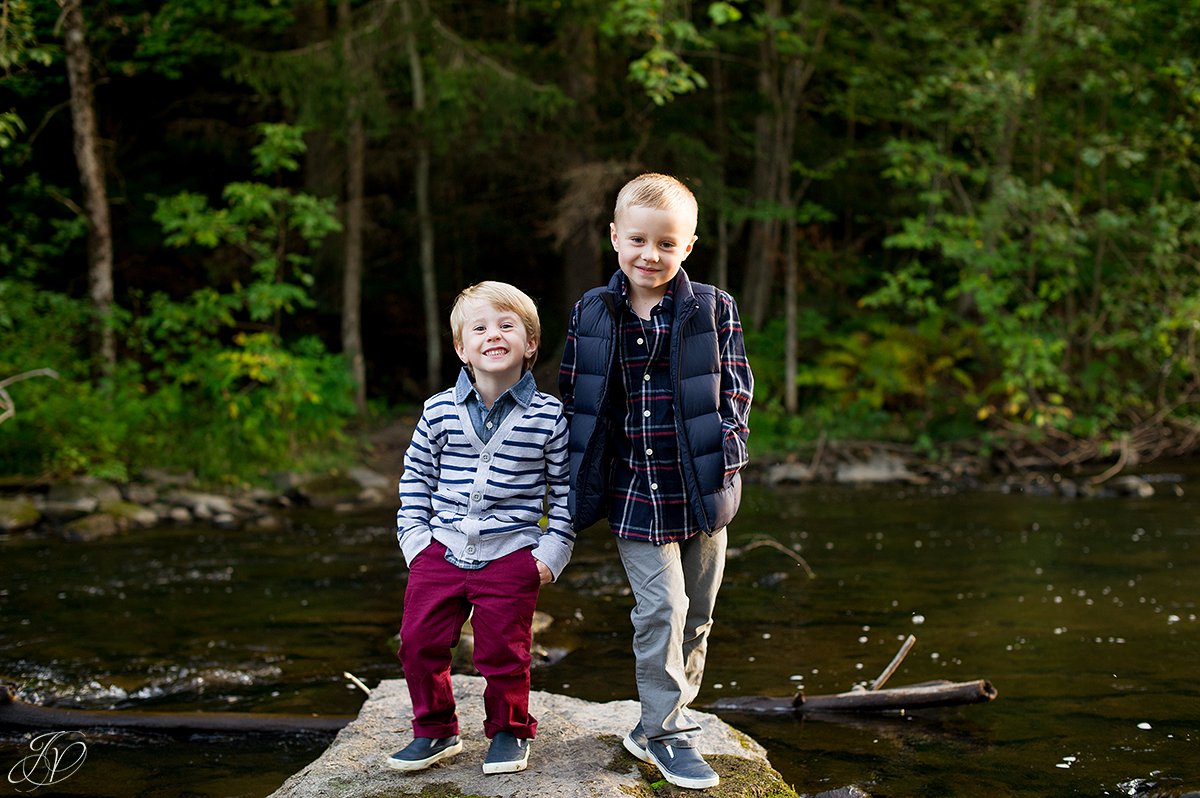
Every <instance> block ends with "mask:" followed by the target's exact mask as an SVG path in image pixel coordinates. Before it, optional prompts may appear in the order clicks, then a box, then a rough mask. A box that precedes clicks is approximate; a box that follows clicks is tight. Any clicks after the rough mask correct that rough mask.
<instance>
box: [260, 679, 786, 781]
mask: <svg viewBox="0 0 1200 798" xmlns="http://www.w3.org/2000/svg"><path fill="white" fill-rule="evenodd" d="M453 679H454V693H455V696H456V697H457V699H458V716H459V723H460V725H461V728H462V739H463V752H462V753H461V754H459V755H458V756H456V757H454V758H452V759H450V760H447V761H444V762H440V763H438V764H437V765H434V766H433V767H431V768H429V769H427V770H424V771H420V772H417V773H402V772H399V771H395V770H389V769H388V768H387V767H386V765H385V760H386V759H387V757H388V756H389V755H391V754H392V753H393V752H394V751H398V750H399V749H401V748H403V747H404V746H405V745H406V744H407V743H408V741H409V740H410V739H411V734H412V733H411V728H412V727H411V719H412V715H411V712H412V709H411V704H410V702H409V699H408V689H407V687H406V686H405V684H404V681H403V680H402V679H396V680H389V681H385V682H383V683H381V684H380V685H379V686H378V687H376V688H375V689H374V690H372V691H371V696H370V698H368V699H367V701H366V702H365V703H364V704H363V707H362V710H361V711H360V712H359V715H358V718H357V719H356V720H354V721H353V722H352V723H351V724H350V725H349V726H347V727H346V728H345V729H343V730H342V731H341V732H340V733H339V734H338V736H337V738H336V739H335V740H334V741H333V744H332V745H331V746H330V747H329V748H328V749H327V750H326V751H325V753H324V754H322V755H321V756H320V757H319V758H318V759H317V760H316V761H315V762H313V763H312V764H310V765H309V766H308V767H306V768H304V770H302V771H300V772H299V773H297V774H296V775H294V776H292V777H291V778H290V779H288V780H287V781H286V782H284V784H283V786H281V787H280V788H279V789H278V790H277V791H276V792H275V793H273V795H272V798H366V797H367V796H384V795H387V796H391V797H392V798H399V797H400V796H421V795H433V794H436V795H470V796H505V797H506V798H534V797H535V796H536V797H537V798H543V797H544V796H553V798H612V796H627V795H631V796H651V795H661V796H669V795H682V794H685V793H686V794H695V793H691V792H689V791H684V790H675V788H671V787H669V786H668V787H666V788H665V789H664V788H658V789H651V784H653V783H656V782H659V781H660V780H661V777H660V775H659V774H658V771H657V769H654V768H651V767H649V766H648V765H643V764H642V763H640V762H638V761H637V760H636V759H634V758H633V757H632V756H630V755H629V754H628V753H626V751H625V749H624V748H623V747H622V746H621V738H622V737H624V735H625V734H626V732H628V731H629V730H630V729H632V728H633V726H634V724H636V723H637V721H638V704H637V702H636V701H610V702H607V703H604V704H597V703H593V702H590V701H583V700H581V699H578V698H571V697H568V696H561V695H555V694H553V693H544V692H540V691H534V692H533V693H532V694H531V695H530V709H531V711H532V712H533V714H534V716H535V717H537V719H538V734H537V739H536V740H534V742H533V744H532V748H531V750H530V755H529V768H528V769H527V770H525V771H524V772H522V773H509V774H503V775H496V776H485V775H483V772H482V769H481V766H482V764H483V757H484V755H485V753H486V752H487V740H486V739H485V738H484V735H483V688H484V680H483V679H482V678H481V677H478V676H462V675H456V676H454V677H453ZM696 714H697V716H698V717H699V718H700V719H701V723H703V725H704V731H703V733H702V734H701V735H700V738H699V741H698V743H699V748H700V751H701V752H702V753H704V754H705V756H706V758H707V759H708V760H709V762H710V763H711V764H712V765H713V767H714V768H715V769H716V771H717V772H718V773H719V774H720V775H721V784H720V785H719V786H718V787H716V788H714V789H711V790H708V791H706V792H705V794H706V795H708V796H710V798H719V797H722V796H750V795H766V794H770V795H775V796H780V798H783V796H789V795H790V796H794V795H795V793H794V792H793V791H792V790H791V789H790V788H789V787H788V786H787V785H786V784H784V782H783V780H782V778H781V777H780V776H779V774H778V773H777V772H776V771H775V770H774V769H773V768H772V767H771V765H770V763H769V762H768V761H767V756H766V752H765V751H764V750H763V748H762V746H761V745H759V744H758V743H757V742H755V741H754V740H752V739H750V738H749V737H747V736H746V735H744V734H742V733H741V732H738V731H737V730H735V729H734V728H732V727H731V726H729V725H728V724H726V723H725V722H724V721H722V720H721V719H720V718H717V717H716V716H715V715H709V714H707V713H702V712H697V713H696ZM767 785H772V786H773V790H771V791H768V792H764V791H763V788H764V787H765V786H767ZM426 790H428V792H426Z"/></svg>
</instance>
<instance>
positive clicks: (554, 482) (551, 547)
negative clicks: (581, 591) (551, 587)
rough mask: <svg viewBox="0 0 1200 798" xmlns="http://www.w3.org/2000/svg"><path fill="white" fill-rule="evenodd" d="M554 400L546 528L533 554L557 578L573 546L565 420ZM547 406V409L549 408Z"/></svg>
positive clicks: (548, 453)
mask: <svg viewBox="0 0 1200 798" xmlns="http://www.w3.org/2000/svg"><path fill="white" fill-rule="evenodd" d="M547 398H548V399H550V401H551V402H552V403H553V409H554V411H555V412H554V417H553V425H554V427H553V432H552V434H551V435H550V438H549V440H548V441H547V442H546V447H545V451H544V459H545V480H546V505H547V507H546V521H547V523H546V530H545V532H544V533H543V534H542V537H541V540H539V541H538V544H537V546H535V547H534V550H533V556H534V557H536V558H537V559H538V560H539V561H540V562H543V563H545V565H546V567H547V568H549V569H550V572H551V573H552V574H554V579H555V580H556V581H557V580H558V577H559V575H561V574H562V571H563V569H564V568H565V567H566V565H567V562H568V561H569V560H570V559H571V552H572V550H573V549H574V547H575V531H574V529H572V527H571V516H570V513H568V512H567V493H568V489H569V487H570V473H569V472H570V468H569V459H568V455H567V420H566V416H565V414H564V411H563V406H562V405H561V404H560V403H558V402H557V401H554V400H553V398H551V397H547ZM548 409H549V408H548Z"/></svg>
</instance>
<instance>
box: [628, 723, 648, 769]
mask: <svg viewBox="0 0 1200 798" xmlns="http://www.w3.org/2000/svg"><path fill="white" fill-rule="evenodd" d="M621 744H622V745H624V746H625V750H626V751H628V752H629V753H631V754H633V755H634V756H636V757H637V758H638V759H640V760H642V761H643V762H645V763H646V764H647V765H653V764H654V762H653V761H651V759H650V754H648V753H647V752H646V746H647V745H648V742H647V740H646V732H645V731H643V730H642V722H641V721H640V720H639V721H638V724H637V725H636V726H634V727H633V731H631V732H630V733H629V734H626V735H625V739H624V740H622V741H621Z"/></svg>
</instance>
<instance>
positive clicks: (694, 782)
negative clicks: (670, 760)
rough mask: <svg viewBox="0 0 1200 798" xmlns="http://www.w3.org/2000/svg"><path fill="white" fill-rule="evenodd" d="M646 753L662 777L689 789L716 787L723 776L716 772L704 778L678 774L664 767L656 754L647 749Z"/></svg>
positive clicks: (668, 781) (669, 782)
mask: <svg viewBox="0 0 1200 798" xmlns="http://www.w3.org/2000/svg"><path fill="white" fill-rule="evenodd" d="M646 753H647V755H648V756H649V757H650V764H652V765H654V766H655V767H656V768H658V772H659V773H661V774H662V777H663V778H664V779H666V780H667V783H668V784H674V785H675V786H676V787H683V788H684V789H687V790H704V789H708V788H709V787H716V786H717V785H718V784H720V783H721V777H720V776H718V775H717V774H716V773H714V774H712V776H711V777H709V778H704V779H689V778H688V777H686V776H679V775H676V774H674V773H671V772H670V771H668V770H667V769H666V768H665V767H663V764H662V763H661V762H659V761H658V758H657V757H656V756H654V754H652V753H650V752H649V750H647V751H646Z"/></svg>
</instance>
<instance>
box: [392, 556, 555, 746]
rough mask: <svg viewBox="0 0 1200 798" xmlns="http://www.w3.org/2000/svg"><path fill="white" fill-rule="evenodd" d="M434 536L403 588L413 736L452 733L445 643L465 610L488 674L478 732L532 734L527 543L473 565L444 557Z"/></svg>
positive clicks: (534, 584)
mask: <svg viewBox="0 0 1200 798" xmlns="http://www.w3.org/2000/svg"><path fill="white" fill-rule="evenodd" d="M445 554H446V548H445V546H443V545H442V544H441V543H438V542H437V541H436V540H435V541H434V542H433V543H431V544H430V545H428V546H426V547H425V549H424V550H423V551H422V552H421V553H420V554H418V555H417V556H416V557H415V558H414V559H413V561H412V565H411V566H410V568H409V574H408V587H407V588H406V589H405V591H404V614H403V617H402V619H401V621H400V650H399V651H398V652H396V653H397V655H398V656H399V657H400V663H401V664H402V665H403V666H404V678H405V680H406V681H407V683H408V694H409V696H410V697H411V698H412V705H413V723H412V726H413V734H414V735H415V736H417V737H435V738H440V737H448V736H450V735H451V734H458V733H459V730H458V715H457V713H456V712H455V709H454V692H453V689H452V688H451V685H450V658H451V649H452V648H453V647H454V646H456V645H458V638H459V633H460V632H461V630H462V625H463V622H464V621H465V620H466V619H467V616H468V614H469V613H470V611H471V609H472V608H474V610H475V613H474V615H472V616H471V626H472V627H473V628H474V629H475V667H476V668H478V669H479V673H480V674H481V675H482V676H483V677H484V679H486V680H487V686H486V687H485V688H484V693H483V707H484V724H483V731H484V734H485V735H486V736H487V737H488V739H491V738H492V737H493V736H494V735H495V734H496V732H501V731H506V732H510V733H511V734H512V735H513V736H514V737H517V738H521V739H532V738H533V736H534V733H535V732H536V731H537V720H536V719H534V718H533V717H532V716H531V715H530V714H529V661H530V654H529V649H530V646H531V645H532V643H533V634H532V626H533V610H534V607H535V606H536V605H537V597H538V590H539V589H540V587H541V578H540V575H539V574H538V569H537V564H536V562H535V561H534V559H533V555H532V554H530V552H529V549H521V550H520V551H516V552H513V553H512V554H509V555H508V556H506V557H502V558H500V559H499V560H495V561H493V562H490V563H488V565H487V567H485V568H482V569H480V570H478V571H467V570H464V569H462V568H458V567H456V566H454V565H451V564H450V563H448V562H446V560H445Z"/></svg>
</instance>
